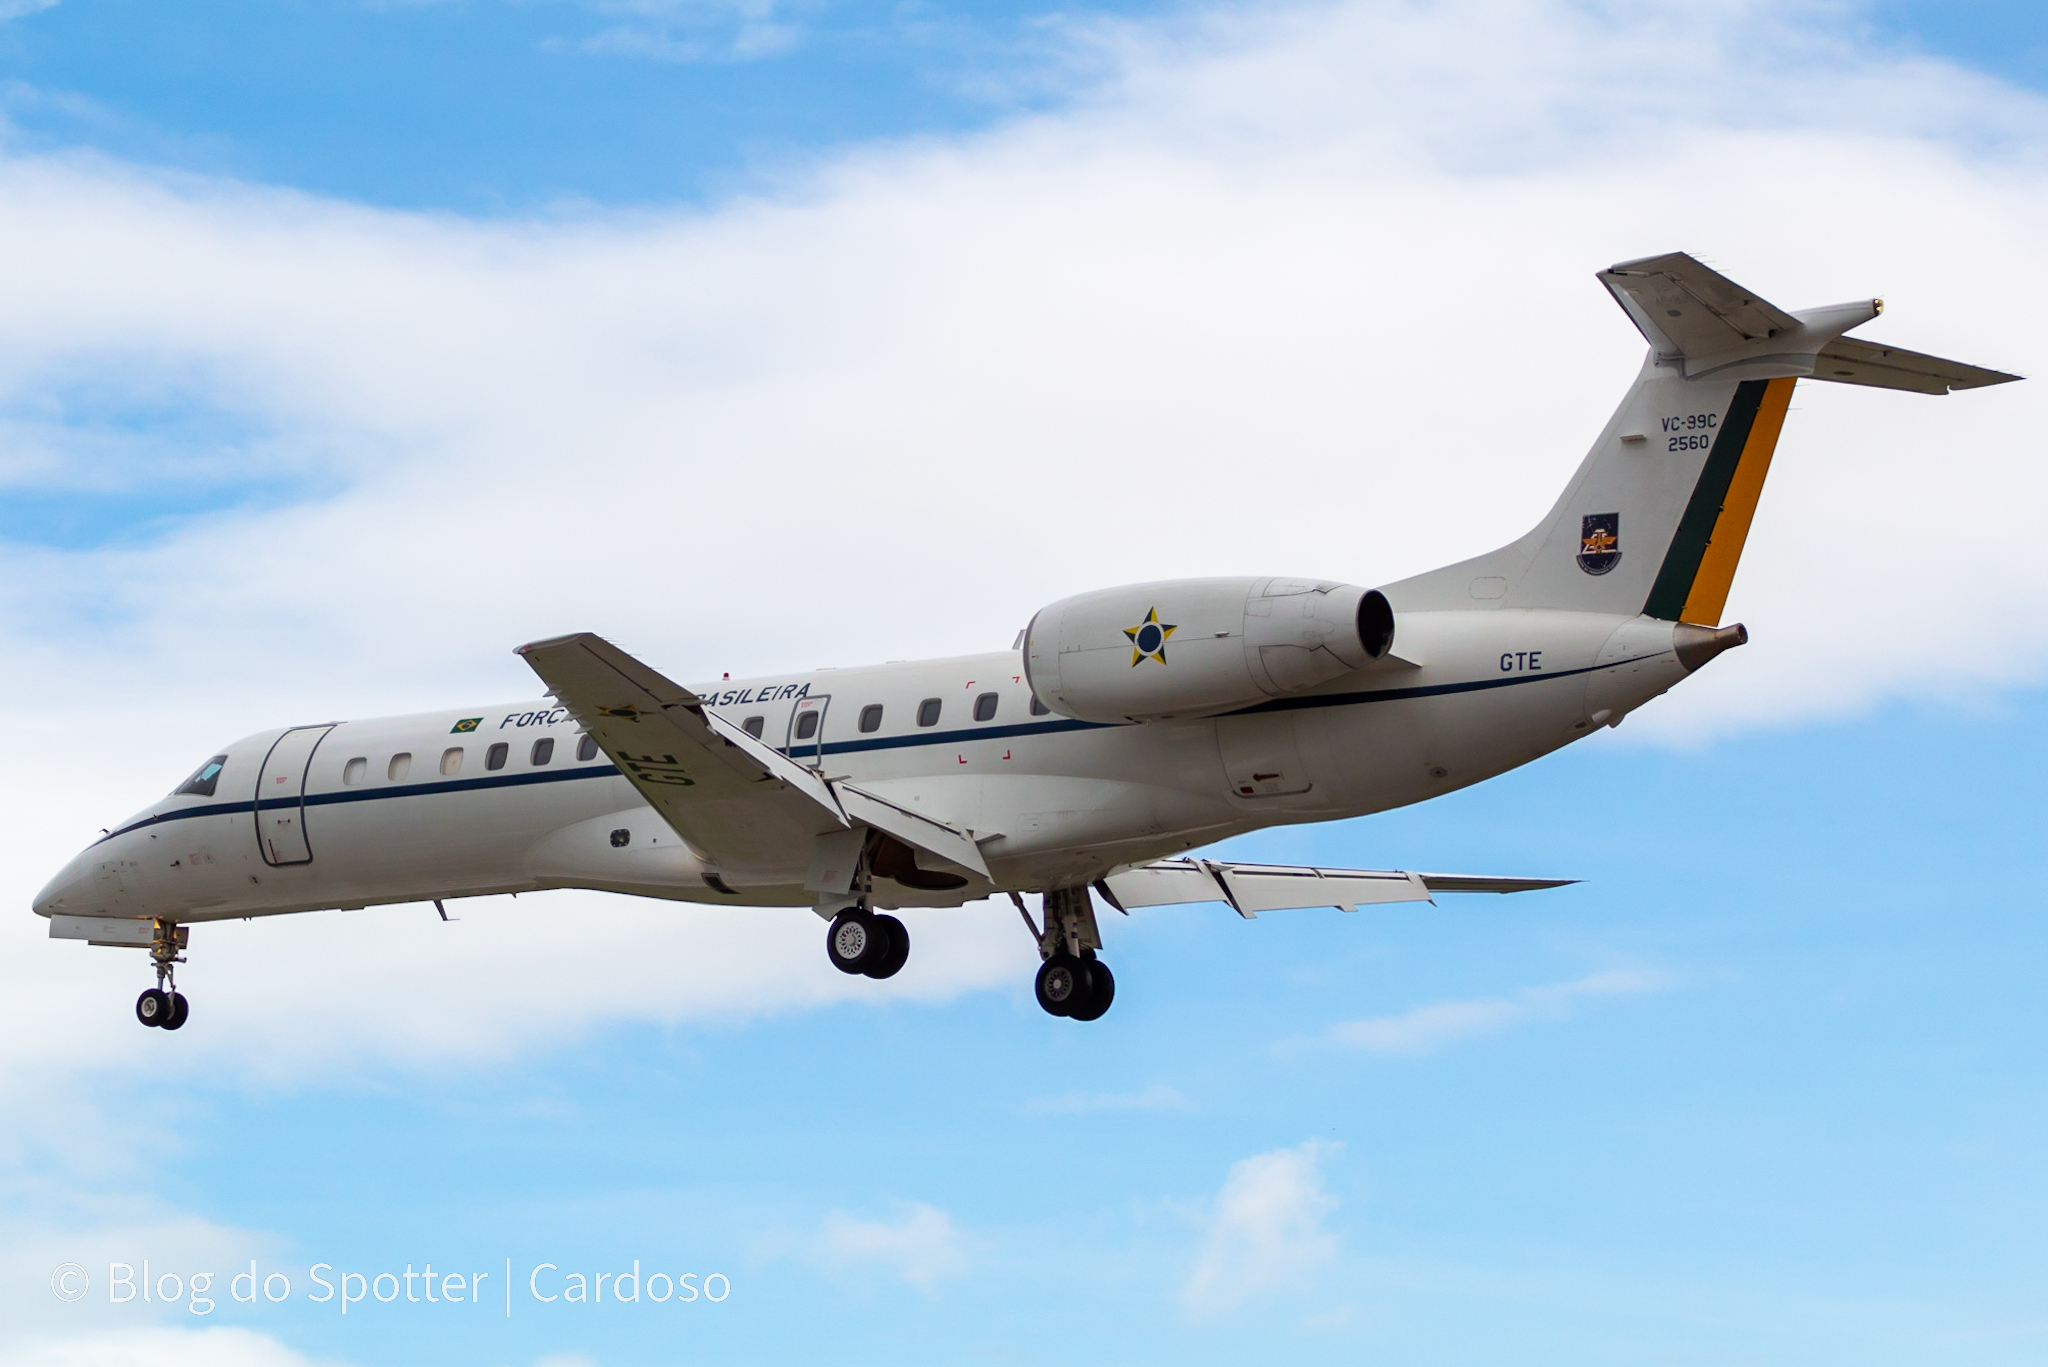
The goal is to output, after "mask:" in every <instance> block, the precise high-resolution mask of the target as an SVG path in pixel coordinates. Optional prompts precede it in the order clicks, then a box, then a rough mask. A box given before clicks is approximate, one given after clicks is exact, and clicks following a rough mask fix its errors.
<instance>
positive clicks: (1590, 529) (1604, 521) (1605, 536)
mask: <svg viewBox="0 0 2048 1367" xmlns="http://www.w3.org/2000/svg"><path fill="white" fill-rule="evenodd" d="M1620 563H1621V514H1620V513H1588V514H1586V515H1585V516H1584V517H1582V518H1580V519H1579V568H1580V569H1582V570H1584V571H1585V572H1586V573H1587V574H1605V573H1607V571H1609V570H1611V569H1613V568H1614V567H1615V566H1616V565H1619V564H1620Z"/></svg>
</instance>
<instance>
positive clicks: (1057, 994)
mask: <svg viewBox="0 0 2048 1367" xmlns="http://www.w3.org/2000/svg"><path fill="white" fill-rule="evenodd" d="M1035 986H1036V988H1037V991H1038V1004H1039V1005H1040V1006H1042V1007H1044V1008H1045V1011H1046V1014H1047V1015H1050V1016H1071V1015H1073V1014H1074V1008H1075V1007H1076V1006H1080V1005H1083V1004H1085V1003H1086V1002H1087V1001H1088V969H1087V966H1086V965H1085V964H1083V963H1082V961H1081V960H1079V959H1077V958H1075V957H1074V956H1073V955H1071V954H1055V955H1053V956H1052V957H1051V958H1050V959H1047V960H1046V961H1045V963H1044V964H1043V965H1041V966H1040V968H1039V970H1038V981H1037V983H1036V984H1035Z"/></svg>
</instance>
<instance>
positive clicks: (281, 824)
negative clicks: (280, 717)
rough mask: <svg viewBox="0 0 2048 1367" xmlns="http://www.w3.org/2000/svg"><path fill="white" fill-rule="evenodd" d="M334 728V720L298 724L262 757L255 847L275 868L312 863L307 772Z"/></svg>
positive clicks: (258, 785)
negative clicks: (319, 724)
mask: <svg viewBox="0 0 2048 1367" xmlns="http://www.w3.org/2000/svg"><path fill="white" fill-rule="evenodd" d="M333 729H334V723H333V722H329V723H327V724H326V725H324V726H295V727H293V728H292V729H291V730H289V731H287V732H285V733H284V734H283V735H281V736H279V737H278V738H277V741H276V742H275V743H274V744H273V745H272V746H271V747H270V753H269V754H267V755H265V756H264V757H263V768H262V770H261V772H259V773H258V774H257V775H256V812H255V816H256V847H257V849H258V850H259V851H261V853H262V855H263V862H264V863H266V864H268V865H270V866H271V867H272V868H281V867H283V866H285V865H287V864H310V863H312V862H313V847H312V845H311V844H309V843H308V842H307V839H306V772H307V770H309V769H311V768H312V767H313V752H314V751H316V750H318V749H319V748H320V742H321V741H323V740H325V739H326V738H327V733H328V732H329V731H332V730H333Z"/></svg>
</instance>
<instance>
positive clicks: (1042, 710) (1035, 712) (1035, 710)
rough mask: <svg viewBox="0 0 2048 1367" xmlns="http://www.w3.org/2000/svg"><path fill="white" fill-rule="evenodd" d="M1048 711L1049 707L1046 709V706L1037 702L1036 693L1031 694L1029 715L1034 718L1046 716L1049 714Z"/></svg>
mask: <svg viewBox="0 0 2048 1367" xmlns="http://www.w3.org/2000/svg"><path fill="white" fill-rule="evenodd" d="M1050 711H1052V709H1051V708H1050V707H1047V706H1046V705H1045V704H1044V703H1042V702H1040V701H1039V700H1038V695H1037V694H1036V693H1033V694H1032V695H1031V715H1032V716H1034V717H1042V716H1044V715H1046V714H1047V713H1048V712H1050Z"/></svg>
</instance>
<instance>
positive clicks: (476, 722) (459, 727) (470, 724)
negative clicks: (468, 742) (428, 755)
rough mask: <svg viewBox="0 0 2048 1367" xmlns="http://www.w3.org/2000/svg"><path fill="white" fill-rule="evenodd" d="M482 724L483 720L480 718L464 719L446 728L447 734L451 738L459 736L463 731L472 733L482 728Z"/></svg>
mask: <svg viewBox="0 0 2048 1367" xmlns="http://www.w3.org/2000/svg"><path fill="white" fill-rule="evenodd" d="M483 724H484V719H483V718H482V717H464V718H463V719H462V720H461V721H459V722H457V723H455V725H453V726H451V727H449V728H448V734H449V735H451V736H459V735H461V734H462V733H464V732H465V731H474V730H476V729H477V727H479V726H482V725H483Z"/></svg>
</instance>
